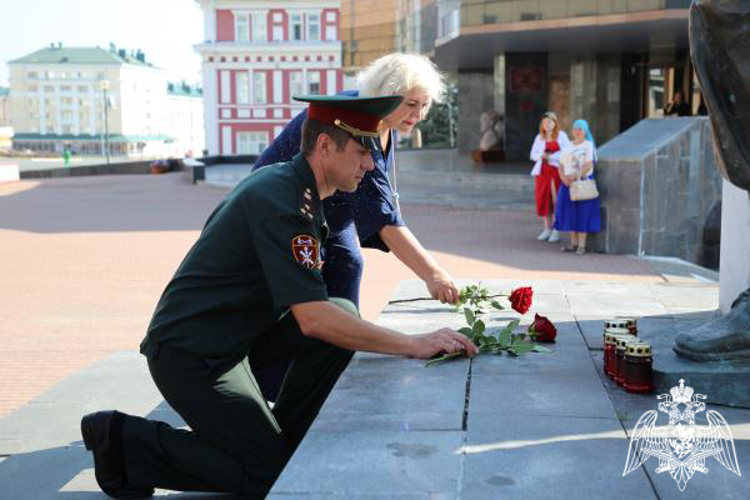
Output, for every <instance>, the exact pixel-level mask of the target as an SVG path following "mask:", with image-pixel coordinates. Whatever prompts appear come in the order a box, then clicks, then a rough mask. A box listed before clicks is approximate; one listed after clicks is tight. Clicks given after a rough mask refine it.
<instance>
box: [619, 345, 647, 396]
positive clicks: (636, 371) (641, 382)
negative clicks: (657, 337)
mask: <svg viewBox="0 0 750 500" xmlns="http://www.w3.org/2000/svg"><path fill="white" fill-rule="evenodd" d="M624 366H625V377H624V381H623V386H624V387H625V390H626V391H628V392H640V393H649V392H653V390H654V376H653V357H652V355H651V345H650V344H648V343H647V342H643V341H636V342H629V343H628V344H627V346H626V348H625V356H624Z"/></svg>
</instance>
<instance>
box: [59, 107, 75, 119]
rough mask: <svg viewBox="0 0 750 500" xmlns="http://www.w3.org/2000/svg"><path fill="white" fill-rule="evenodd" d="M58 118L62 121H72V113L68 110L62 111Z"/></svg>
mask: <svg viewBox="0 0 750 500" xmlns="http://www.w3.org/2000/svg"><path fill="white" fill-rule="evenodd" d="M60 117H61V118H62V119H63V120H72V119H73V112H72V111H70V110H69V109H65V110H63V111H61V112H60Z"/></svg>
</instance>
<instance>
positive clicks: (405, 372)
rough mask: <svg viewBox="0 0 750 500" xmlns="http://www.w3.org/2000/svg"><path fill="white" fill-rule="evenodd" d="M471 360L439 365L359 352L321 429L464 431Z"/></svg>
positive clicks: (338, 386)
mask: <svg viewBox="0 0 750 500" xmlns="http://www.w3.org/2000/svg"><path fill="white" fill-rule="evenodd" d="M468 370H469V361H468V360H466V359H464V360H456V361H455V362H450V363H444V364H443V365H442V366H439V367H425V366H424V361H420V360H414V359H404V358H400V357H393V356H374V355H369V356H368V355H362V353H358V354H357V355H355V357H354V359H353V360H352V362H351V363H350V364H349V367H348V368H347V370H346V371H345V372H344V374H343V375H342V376H341V378H340V379H339V381H338V383H337V384H336V387H335V389H334V391H333V392H332V393H331V395H330V396H329V398H328V400H327V401H326V403H325V405H324V407H323V408H322V410H321V412H320V414H319V415H318V418H317V419H316V421H315V424H314V425H315V429H320V430H324V429H338V430H342V429H352V430H354V429H362V428H370V429H373V428H378V429H382V430H386V429H390V430H395V431H399V430H447V429H452V430H458V431H460V430H461V425H462V421H463V409H464V400H465V397H466V378H467V376H468Z"/></svg>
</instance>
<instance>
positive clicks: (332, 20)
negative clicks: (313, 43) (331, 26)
mask: <svg viewBox="0 0 750 500" xmlns="http://www.w3.org/2000/svg"><path fill="white" fill-rule="evenodd" d="M326 21H328V22H329V23H335V22H336V13H335V12H330V11H329V12H326Z"/></svg>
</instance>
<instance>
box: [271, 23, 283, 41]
mask: <svg viewBox="0 0 750 500" xmlns="http://www.w3.org/2000/svg"><path fill="white" fill-rule="evenodd" d="M271 36H272V39H273V41H274V42H281V41H283V40H284V27H283V26H280V25H274V27H273V33H271Z"/></svg>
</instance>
